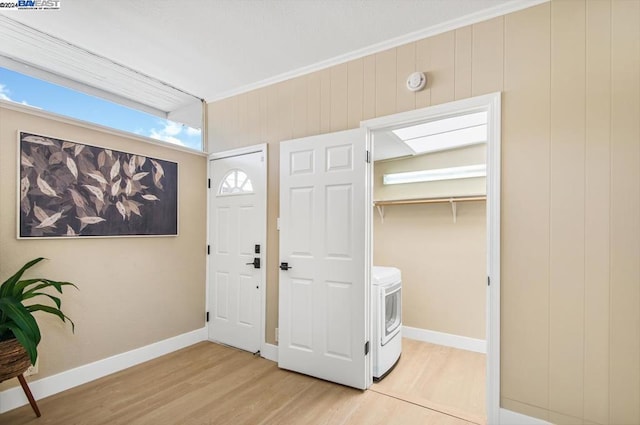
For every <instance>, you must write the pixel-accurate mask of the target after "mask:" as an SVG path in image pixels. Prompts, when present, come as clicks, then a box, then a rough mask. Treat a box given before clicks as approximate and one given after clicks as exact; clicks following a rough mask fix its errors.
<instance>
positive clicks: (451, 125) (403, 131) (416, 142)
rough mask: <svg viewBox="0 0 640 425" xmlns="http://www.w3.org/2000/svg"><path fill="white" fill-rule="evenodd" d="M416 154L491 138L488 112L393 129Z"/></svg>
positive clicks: (453, 147) (467, 144) (480, 141)
mask: <svg viewBox="0 0 640 425" xmlns="http://www.w3.org/2000/svg"><path fill="white" fill-rule="evenodd" d="M393 133H394V134H395V135H396V136H397V137H398V138H399V139H400V140H402V141H403V142H404V143H406V144H407V145H408V146H409V147H410V148H411V149H412V150H413V151H414V152H415V153H416V154H423V153H429V152H437V151H442V150H447V149H455V148H459V147H463V146H470V145H475V144H479V143H486V141H487V137H488V135H487V112H486V111H483V112H476V113H473V114H467V115H460V116H456V117H451V118H444V119H440V120H436V121H430V122H426V123H422V124H417V125H413V126H410V127H404V128H399V129H396V130H393Z"/></svg>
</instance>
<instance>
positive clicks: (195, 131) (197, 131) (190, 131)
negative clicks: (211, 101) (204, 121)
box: [187, 127, 202, 136]
mask: <svg viewBox="0 0 640 425" xmlns="http://www.w3.org/2000/svg"><path fill="white" fill-rule="evenodd" d="M201 133H202V130H200V129H199V128H193V127H187V134H188V135H189V136H199V135H200V134H201Z"/></svg>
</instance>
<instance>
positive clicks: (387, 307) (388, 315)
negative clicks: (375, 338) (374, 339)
mask: <svg viewBox="0 0 640 425" xmlns="http://www.w3.org/2000/svg"><path fill="white" fill-rule="evenodd" d="M381 289H382V290H381V291H380V296H381V300H380V304H381V307H382V308H381V313H382V314H381V320H382V323H381V328H382V332H381V334H382V338H381V344H382V345H385V344H386V343H387V342H389V341H390V340H391V339H392V338H393V337H394V336H396V334H397V333H398V332H400V327H401V326H402V282H397V283H395V284H393V285H388V286H386V287H384V288H381Z"/></svg>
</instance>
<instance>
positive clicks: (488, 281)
mask: <svg viewBox="0 0 640 425" xmlns="http://www.w3.org/2000/svg"><path fill="white" fill-rule="evenodd" d="M487 286H491V278H490V277H489V276H487Z"/></svg>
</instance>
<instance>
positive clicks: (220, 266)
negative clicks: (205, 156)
mask: <svg viewBox="0 0 640 425" xmlns="http://www.w3.org/2000/svg"><path fill="white" fill-rule="evenodd" d="M265 167H266V162H265V158H264V152H254V153H248V154H244V155H237V156H231V157H226V158H220V159H211V160H210V175H211V188H210V191H211V192H210V197H209V199H210V209H209V211H210V213H209V214H210V217H209V232H210V234H209V241H210V256H209V261H210V263H209V291H208V292H209V308H210V310H211V313H212V314H211V316H210V318H209V320H210V321H209V339H210V340H212V341H218V342H221V343H224V344H227V345H231V346H234V347H237V348H241V349H243V350H247V351H251V352H256V351H259V350H260V346H261V340H262V328H263V325H262V317H263V313H262V302H261V299H262V297H263V293H264V289H263V287H264V276H265V274H264V266H265V261H264V260H265V255H264V252H265V246H264V242H265V240H264V238H265V234H266V230H265V229H266V203H265V202H266V193H265V192H266V182H265V180H266V172H265V170H266V168H265Z"/></svg>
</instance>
